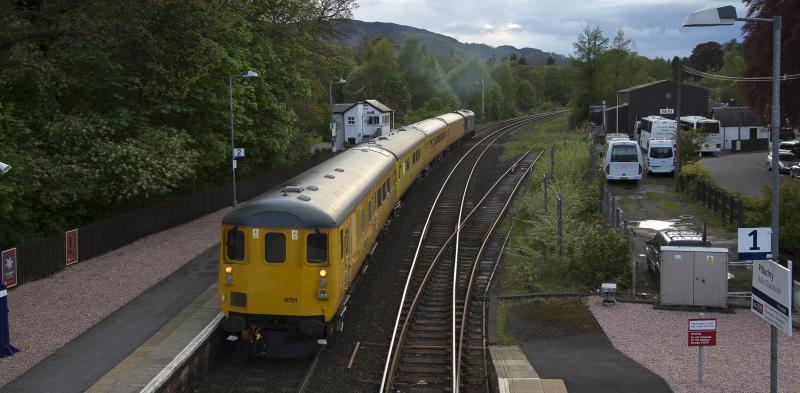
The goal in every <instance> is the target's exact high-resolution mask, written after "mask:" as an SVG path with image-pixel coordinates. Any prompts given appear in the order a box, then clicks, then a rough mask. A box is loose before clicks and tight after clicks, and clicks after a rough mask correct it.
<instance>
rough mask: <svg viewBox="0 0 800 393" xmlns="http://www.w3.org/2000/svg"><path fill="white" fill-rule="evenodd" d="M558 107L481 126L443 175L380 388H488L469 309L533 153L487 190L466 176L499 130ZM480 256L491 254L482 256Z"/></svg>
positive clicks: (479, 328) (476, 322) (475, 304)
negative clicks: (496, 230)
mask: <svg viewBox="0 0 800 393" xmlns="http://www.w3.org/2000/svg"><path fill="white" fill-rule="evenodd" d="M556 114H557V113H554V114H545V115H538V116H530V117H526V118H524V119H523V120H521V121H518V122H513V123H510V124H501V125H498V126H497V128H496V129H495V130H492V131H485V132H484V133H482V134H478V135H479V136H483V139H481V140H480V142H478V143H477V144H476V145H475V147H473V149H471V150H470V151H469V152H467V153H466V154H465V155H464V156H463V157H462V159H461V160H460V161H459V163H458V164H456V166H455V168H453V170H452V171H451V173H450V175H449V176H448V178H447V180H445V182H444V185H443V186H442V188H441V189H440V191H439V195H438V196H437V198H436V200H435V201H434V203H433V206H432V208H431V210H430V213H429V216H428V221H427V222H426V223H425V227H424V228H423V230H422V231H423V235H422V236H421V238H420V242H419V244H418V246H417V251H416V254H415V257H414V261H413V262H412V271H411V273H410V274H409V278H408V281H407V283H406V289H405V290H404V295H403V300H402V303H401V307H400V310H399V311H398V314H397V318H396V323H395V329H394V332H393V336H392V339H391V344H390V349H389V353H388V355H387V360H386V364H385V368H384V374H383V377H382V380H381V392H393V391H403V392H425V393H428V392H444V391H447V392H458V391H461V390H462V387H463V388H464V389H463V391H484V390H485V387H486V377H485V364H484V361H483V359H484V356H483V348H484V344H483V331H484V329H483V323H482V321H481V320H480V319H479V318H469V314H470V312H471V310H475V312H480V310H481V309H482V305H481V304H480V303H479V300H478V299H479V298H482V296H483V290H484V289H485V287H486V283H487V282H488V277H489V275H490V273H491V270H492V269H491V266H492V265H493V262H492V261H493V259H491V257H492V256H493V255H495V254H496V253H497V250H496V249H495V248H494V247H493V246H489V247H487V245H492V244H493V243H492V242H490V241H489V240H490V237H491V235H492V233H493V232H494V228H495V227H496V226H497V224H498V223H499V222H500V219H501V218H502V216H503V214H504V212H505V211H506V210H507V208H508V205H509V203H510V201H511V199H512V197H513V194H514V192H515V191H516V189H517V188H518V187H519V184H520V183H521V181H522V180H523V178H524V177H525V175H526V174H527V173H528V172H529V169H530V168H532V166H533V164H534V163H535V161H536V158H538V155H537V156H535V157H534V155H532V154H530V152H528V153H526V154H524V155H523V156H522V157H520V159H519V160H518V161H517V162H515V163H514V164H513V165H512V166H511V167H509V168H508V169H507V170H506V171H505V172H504V173H503V174H502V175H499V176H497V177H499V178H498V180H497V182H495V183H494V185H492V186H491V188H490V189H489V190H478V189H477V188H478V187H475V186H473V185H472V182H471V179H472V176H473V174H474V173H475V171H476V168H477V167H478V164H479V163H480V162H481V158H482V157H483V154H484V152H486V151H487V149H489V148H490V147H492V146H493V145H494V144H495V142H496V141H497V139H498V138H500V137H501V136H503V135H505V133H507V132H510V131H512V130H514V129H516V128H518V127H520V126H522V125H525V124H529V123H531V122H535V121H540V120H544V119H547V118H550V117H552V116H553V115H556ZM484 135H485V136H484ZM479 147H483V148H479ZM463 162H473V163H474V165H472V167H471V168H469V167H468V166H467V165H464V166H462V165H461V164H462V163H463ZM495 167H496V165H495ZM481 175H482V176H485V175H486V174H484V173H482V174H481ZM484 191H485V194H483V193H482V192H484ZM481 196H482V197H481ZM484 256H485V257H486V260H488V261H489V262H484V261H483V260H482V257H484ZM476 293H478V294H479V295H480V296H475V294H476ZM465 316H466V317H465Z"/></svg>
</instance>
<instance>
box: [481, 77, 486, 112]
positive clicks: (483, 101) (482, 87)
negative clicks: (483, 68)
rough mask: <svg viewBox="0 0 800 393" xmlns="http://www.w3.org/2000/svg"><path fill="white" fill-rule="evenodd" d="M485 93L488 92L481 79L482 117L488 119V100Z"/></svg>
mask: <svg viewBox="0 0 800 393" xmlns="http://www.w3.org/2000/svg"><path fill="white" fill-rule="evenodd" d="M485 92H486V84H485V83H484V82H483V79H481V117H483V118H484V120H485V119H486V99H485Z"/></svg>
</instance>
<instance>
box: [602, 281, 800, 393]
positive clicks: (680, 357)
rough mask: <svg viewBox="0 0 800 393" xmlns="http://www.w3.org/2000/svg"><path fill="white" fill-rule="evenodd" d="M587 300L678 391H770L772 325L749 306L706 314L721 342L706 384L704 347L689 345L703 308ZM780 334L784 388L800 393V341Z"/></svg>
mask: <svg viewBox="0 0 800 393" xmlns="http://www.w3.org/2000/svg"><path fill="white" fill-rule="evenodd" d="M587 302H588V304H589V308H590V310H591V311H592V314H594V316H595V318H597V321H598V322H599V323H600V326H601V327H602V328H603V330H604V331H605V333H606V334H607V335H608V337H609V338H610V339H611V342H612V343H613V344H614V347H616V348H617V349H619V350H620V351H622V352H623V353H624V354H625V355H627V356H628V357H630V358H632V359H633V360H635V361H637V362H639V363H640V364H642V365H643V366H645V367H647V368H648V369H650V370H652V371H653V372H655V373H656V374H658V375H660V376H661V377H663V378H664V379H665V380H666V381H667V383H669V385H670V387H671V388H672V389H673V391H675V392H676V393H690V392H691V393H695V392H698V393H716V392H720V393H722V392H725V393H735V392H743V393H744V392H747V393H755V392H768V391H769V361H770V349H769V347H770V345H769V336H770V333H769V332H770V329H769V325H768V324H767V323H766V322H764V321H763V320H761V319H759V318H758V317H757V316H756V315H754V314H753V313H751V312H750V311H749V310H747V309H736V310H735V313H733V314H728V313H712V312H705V313H703V317H713V318H717V345H716V346H715V347H707V348H706V350H705V384H704V385H700V384H699V383H698V381H697V352H698V350H697V348H693V347H689V346H688V345H687V323H688V322H687V320H688V319H689V318H697V317H699V316H700V313H698V312H688V311H671V310H656V309H654V308H653V306H652V305H651V304H637V303H621V302H620V303H617V304H615V305H613V306H609V307H605V306H603V305H602V300H601V298H599V297H592V298H590V299H589V300H588V301H587ZM778 334H779V337H778V364H779V366H778V391H779V392H787V393H788V392H800V368H798V364H800V340H797V338H796V337H788V336H786V335H785V334H783V333H778ZM795 334H797V331H796V330H795Z"/></svg>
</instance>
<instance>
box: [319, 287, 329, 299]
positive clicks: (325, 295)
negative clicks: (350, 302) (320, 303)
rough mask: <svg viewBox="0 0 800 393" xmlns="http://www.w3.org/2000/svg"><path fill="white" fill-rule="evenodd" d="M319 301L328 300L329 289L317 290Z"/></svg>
mask: <svg viewBox="0 0 800 393" xmlns="http://www.w3.org/2000/svg"><path fill="white" fill-rule="evenodd" d="M317 299H319V300H327V299H328V290H327V289H321V288H320V289H318V290H317Z"/></svg>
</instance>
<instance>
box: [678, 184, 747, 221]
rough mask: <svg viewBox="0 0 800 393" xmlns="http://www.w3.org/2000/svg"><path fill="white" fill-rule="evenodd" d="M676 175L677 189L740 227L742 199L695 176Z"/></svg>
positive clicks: (724, 219) (742, 211)
mask: <svg viewBox="0 0 800 393" xmlns="http://www.w3.org/2000/svg"><path fill="white" fill-rule="evenodd" d="M676 176H677V186H678V191H681V192H683V193H684V194H686V195H688V196H689V197H691V198H692V199H694V200H696V201H698V202H700V203H701V204H703V206H705V207H706V208H708V209H709V210H711V211H713V212H715V213H717V214H718V215H719V217H720V218H721V219H722V220H723V221H725V222H727V223H729V224H735V225H736V226H737V227H741V226H742V224H743V223H744V207H743V206H742V201H741V200H740V199H738V198H736V197H735V196H734V195H733V194H731V193H729V192H727V191H725V190H723V189H721V188H719V187H717V186H716V185H714V184H711V183H709V182H707V181H705V180H702V179H698V178H696V177H687V176H680V175H676Z"/></svg>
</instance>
